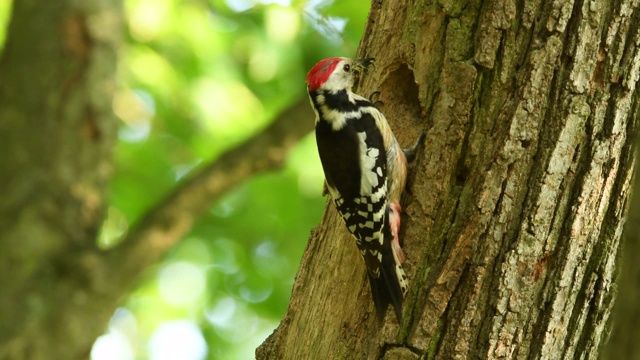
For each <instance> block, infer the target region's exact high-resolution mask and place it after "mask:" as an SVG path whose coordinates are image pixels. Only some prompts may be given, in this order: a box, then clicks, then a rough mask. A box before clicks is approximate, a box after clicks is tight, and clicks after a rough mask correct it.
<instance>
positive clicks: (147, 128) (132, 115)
mask: <svg viewBox="0 0 640 360" xmlns="http://www.w3.org/2000/svg"><path fill="white" fill-rule="evenodd" d="M113 112H114V113H115V114H116V116H118V118H120V120H122V122H124V124H125V126H123V127H121V128H120V130H119V132H118V138H119V139H120V140H124V141H132V142H134V141H143V140H146V139H147V137H149V134H150V133H151V121H152V120H153V116H154V115H155V113H156V111H155V102H154V101H153V97H152V96H151V95H149V94H148V93H146V92H145V91H142V90H138V91H133V90H130V89H123V90H120V91H118V92H117V93H116V94H115V95H114V97H113Z"/></svg>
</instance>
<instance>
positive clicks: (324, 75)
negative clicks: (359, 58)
mask: <svg viewBox="0 0 640 360" xmlns="http://www.w3.org/2000/svg"><path fill="white" fill-rule="evenodd" d="M342 60H344V59H343V58H340V57H332V58H327V59H324V60H320V62H318V63H317V64H315V65H314V66H313V67H312V68H311V70H309V73H308V74H307V79H306V82H307V84H309V91H316V90H318V88H319V87H320V86H322V84H324V82H325V81H327V79H328V78H329V76H330V75H331V73H333V70H334V69H335V68H336V66H338V64H339V63H340V61H342Z"/></svg>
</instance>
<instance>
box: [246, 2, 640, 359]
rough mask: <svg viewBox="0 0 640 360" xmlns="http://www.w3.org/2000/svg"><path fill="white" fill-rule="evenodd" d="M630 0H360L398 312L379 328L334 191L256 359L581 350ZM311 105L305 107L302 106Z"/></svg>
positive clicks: (632, 99) (627, 55)
mask: <svg viewBox="0 0 640 360" xmlns="http://www.w3.org/2000/svg"><path fill="white" fill-rule="evenodd" d="M639 25H640V11H639V10H638V1H637V0H615V1H609V0H593V1H555V0H539V1H513V0H503V1H499V0H492V1H480V0H469V1H456V0H438V1H430V0H418V1H414V2H411V1H406V0H387V1H374V2H373V4H372V9H371V13H370V14H369V21H368V26H367V29H366V31H365V35H364V38H363V40H362V43H361V47H360V53H359V55H360V56H369V57H375V58H376V59H377V61H376V67H375V69H374V70H373V71H371V72H370V74H369V75H368V76H367V77H366V78H365V79H364V81H363V83H362V84H361V85H362V86H360V91H361V92H362V93H363V94H369V93H371V92H372V91H373V90H379V91H381V100H382V101H383V103H384V105H382V106H381V110H382V111H383V112H384V113H385V114H386V115H387V118H388V119H389V120H390V122H391V126H392V128H393V129H395V132H396V135H397V136H398V138H399V140H400V142H401V143H402V144H404V145H409V144H410V143H411V142H412V141H413V139H415V137H416V136H417V135H418V134H419V133H420V131H421V130H422V129H426V131H427V138H426V141H425V147H424V150H423V151H422V153H421V154H420V156H419V158H418V159H417V160H416V164H415V165H414V168H413V177H412V178H411V179H410V184H409V185H408V191H407V196H406V199H405V200H406V201H405V206H404V212H405V214H404V217H403V226H404V227H403V232H404V233H403V238H404V249H405V254H406V255H407V258H408V259H407V262H406V263H405V269H406V270H407V274H408V276H409V279H410V288H409V292H408V294H407V298H406V300H405V308H404V321H403V325H402V326H400V327H398V324H397V323H396V322H395V320H394V319H393V316H387V322H386V323H385V325H384V327H383V328H382V329H380V330H378V329H376V326H375V322H376V321H375V314H374V309H373V306H372V301H371V298H370V293H369V287H368V284H367V283H366V279H365V272H364V266H363V263H362V261H361V259H360V258H359V255H358V252H357V251H356V248H355V245H354V244H353V240H352V239H351V238H350V236H349V235H348V233H347V231H346V229H345V227H344V225H343V224H342V222H341V221H340V220H339V219H338V216H337V213H336V211H335V210H334V207H333V206H332V205H331V204H328V205H327V211H326V212H325V215H324V217H323V219H322V222H321V223H320V225H319V226H318V227H317V228H316V229H315V230H314V231H313V233H312V235H311V237H310V239H309V244H308V247H307V250H306V252H305V255H304V258H303V260H302V265H301V268H300V270H299V272H298V275H297V277H296V281H295V284H294V289H293V294H292V299H291V302H290V305H289V309H288V311H287V314H286V315H285V317H284V318H283V320H282V322H281V324H280V326H279V327H278V329H276V331H275V332H274V333H273V334H272V335H271V336H270V337H269V338H268V339H267V340H266V341H265V342H264V343H263V344H262V345H261V347H260V348H258V350H257V357H258V359H261V360H262V359H383V358H384V359H419V358H427V359H431V358H437V359H466V358H478V359H483V358H491V359H498V358H505V359H511V358H517V359H574V358H575V359H578V358H580V359H586V358H589V359H594V358H597V357H598V354H599V352H600V350H601V348H602V347H603V345H604V343H605V341H606V336H607V335H606V334H607V333H608V331H609V329H610V320H611V319H610V314H611V309H612V305H613V300H614V297H615V291H614V289H615V286H614V280H615V275H616V267H617V261H618V257H619V256H618V255H619V254H618V253H619V249H620V239H621V233H622V228H623V225H624V219H625V216H626V213H627V208H628V201H629V198H630V182H631V178H632V169H633V165H634V162H635V154H634V152H633V151H632V149H633V146H632V134H633V132H634V131H635V128H636V119H637V117H638V104H639V102H638V100H639V99H640V94H639V92H638V91H637V90H636V86H637V82H638V76H639V73H640V48H639V47H638V44H640V29H639V28H638V27H639ZM309 121H312V120H311V119H309Z"/></svg>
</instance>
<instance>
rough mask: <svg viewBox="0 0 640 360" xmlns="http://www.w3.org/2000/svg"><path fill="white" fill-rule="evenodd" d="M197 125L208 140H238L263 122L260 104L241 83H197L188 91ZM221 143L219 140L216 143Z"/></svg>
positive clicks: (205, 80) (202, 80) (207, 81)
mask: <svg viewBox="0 0 640 360" xmlns="http://www.w3.org/2000/svg"><path fill="white" fill-rule="evenodd" d="M191 96H192V99H193V104H194V105H195V106H196V109H197V110H198V112H199V114H200V116H199V117H198V119H199V121H200V124H201V125H202V126H203V127H204V129H206V130H207V131H209V132H210V133H211V135H212V136H217V137H222V138H225V140H224V141H228V138H229V137H231V138H238V137H240V136H241V135H243V134H245V133H246V132H247V131H251V130H252V129H256V128H259V127H261V125H263V124H265V123H266V122H267V119H266V118H265V117H264V116H262V114H263V108H262V104H261V103H260V100H258V98H257V97H256V96H255V95H254V94H253V92H251V90H249V89H248V88H247V87H246V86H245V85H244V84H243V83H241V82H237V81H227V82H220V81H215V80H211V79H206V78H204V79H201V80H199V81H197V82H196V83H195V84H194V87H193V89H192V95H191ZM220 140H222V139H220Z"/></svg>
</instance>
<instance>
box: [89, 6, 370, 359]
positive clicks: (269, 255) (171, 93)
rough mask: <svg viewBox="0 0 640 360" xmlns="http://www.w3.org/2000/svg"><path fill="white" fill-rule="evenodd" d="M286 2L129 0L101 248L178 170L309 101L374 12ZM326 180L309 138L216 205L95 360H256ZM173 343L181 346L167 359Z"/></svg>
mask: <svg viewBox="0 0 640 360" xmlns="http://www.w3.org/2000/svg"><path fill="white" fill-rule="evenodd" d="M283 3H286V4H288V3H289V2H288V1H283V0H281V1H252V0H235V1H232V0H228V1H221V0H209V1H208V2H207V1H206V0H200V1H196V0H127V1H125V8H126V16H127V20H128V22H127V23H128V29H129V32H128V41H127V44H126V48H125V49H123V53H122V55H121V66H120V74H119V77H120V79H121V88H120V90H119V91H118V93H117V95H116V99H115V100H114V111H115V112H116V114H117V115H118V117H119V119H120V120H121V121H122V124H121V130H120V133H119V137H120V141H119V143H118V147H117V151H116V164H117V167H116V169H117V173H116V176H115V178H114V181H113V183H112V189H111V193H112V196H111V209H110V211H109V213H110V221H108V224H109V225H110V228H109V229H106V230H105V231H104V232H103V235H104V236H103V237H102V239H101V242H100V244H101V246H103V247H110V246H114V245H115V244H117V242H118V241H120V239H121V238H122V236H121V235H122V234H123V233H124V232H125V231H126V228H127V226H129V225H128V224H132V223H134V222H135V221H136V220H137V219H139V218H140V216H141V215H142V214H144V212H145V211H147V210H148V209H150V208H151V207H153V206H154V204H155V203H157V202H158V201H159V200H160V199H162V198H163V196H165V195H166V194H167V193H168V192H170V191H171V190H172V189H173V188H174V187H175V186H176V184H177V183H178V182H179V181H180V179H181V178H182V177H183V176H185V175H186V174H188V173H189V172H190V171H192V170H194V169H197V168H198V167H199V166H202V164H204V163H206V162H209V161H211V160H212V159H215V158H216V157H217V156H219V155H220V154H221V153H222V152H224V151H225V150H226V149H228V148H229V147H231V146H233V145H235V144H238V143H240V142H242V141H244V140H245V139H247V138H249V137H251V136H252V135H254V134H256V133H257V132H259V131H261V130H262V129H263V128H264V127H266V126H267V125H268V123H269V122H270V121H271V120H272V119H273V118H274V117H275V116H276V115H277V114H278V113H279V112H280V111H281V110H283V109H285V108H287V106H289V105H290V104H292V103H293V102H295V101H297V100H298V99H300V97H303V96H306V94H305V85H304V77H305V75H306V72H307V70H308V69H309V68H310V67H311V66H313V64H315V62H317V61H318V60H320V59H321V58H324V57H328V56H340V55H342V56H353V55H354V53H355V50H356V46H357V44H358V41H359V38H360V36H361V34H362V31H363V30H364V22H365V19H366V16H367V11H368V7H363V6H362V3H361V2H360V1H357V0H349V1H335V2H330V1H309V2H306V1H293V2H292V4H288V5H283ZM341 26H344V29H341V28H340V27H341ZM301 121H313V119H301ZM322 182H323V175H322V170H321V168H320V165H319V161H318V157H317V154H316V149H315V141H314V139H313V137H312V136H310V137H308V138H306V139H305V140H304V141H303V142H302V143H301V144H300V145H299V146H298V147H297V148H296V149H295V150H294V151H293V153H292V154H291V155H290V157H289V160H288V162H287V165H286V166H285V168H284V170H282V171H279V172H277V173H270V174H263V175H258V176H256V177H255V178H254V179H252V180H251V181H249V182H247V183H245V184H240V185H239V186H238V187H237V188H236V189H234V190H233V191H231V192H230V193H229V194H227V195H226V196H225V197H224V198H223V199H221V200H220V201H219V202H218V203H217V204H213V205H212V208H211V210H210V212H209V213H208V214H207V215H206V216H205V217H203V218H202V219H200V220H199V222H198V224H197V225H196V227H195V228H194V229H193V231H192V232H191V233H190V234H189V236H188V237H187V238H185V239H184V240H183V241H182V242H181V244H180V245H179V246H178V247H177V248H176V249H174V250H173V251H172V253H171V254H169V255H168V256H167V258H166V259H165V260H164V261H163V262H162V263H161V264H158V265H157V268H156V269H153V270H152V271H150V272H149V273H148V276H147V279H146V281H144V282H143V283H142V284H140V286H139V287H138V288H137V289H136V290H135V291H134V293H133V294H131V296H130V298H129V300H127V301H126V303H125V305H124V308H122V309H119V310H118V311H117V312H116V314H115V315H114V318H113V319H112V322H111V324H110V330H109V333H108V334H107V335H105V336H104V337H102V338H101V339H99V341H98V342H97V343H96V345H95V346H94V351H93V358H94V359H96V360H97V359H102V358H103V356H104V358H110V359H112V358H114V355H117V354H115V353H114V352H113V351H114V350H113V349H114V346H116V347H117V346H122V343H124V344H129V346H130V348H129V349H124V350H122V351H123V353H121V354H120V355H119V356H120V357H121V358H135V359H145V358H154V359H155V358H180V359H200V358H203V356H204V355H203V354H204V353H202V352H198V351H199V350H198V349H204V350H202V351H205V352H206V353H207V354H208V355H206V358H209V359H234V358H237V359H246V358H252V357H253V351H254V349H255V347H256V346H257V345H258V344H259V343H260V342H261V341H262V340H263V339H264V338H265V337H266V336H267V335H268V334H269V333H270V332H271V331H272V330H273V328H274V327H275V326H277V324H278V321H279V320H280V318H281V317H282V315H283V314H284V312H285V310H286V306H287V303H288V300H289V297H290V294H291V286H292V284H293V278H294V276H295V272H296V270H297V267H298V265H299V261H300V258H301V255H302V251H303V250H304V247H305V246H306V241H307V239H308V236H309V232H310V230H311V228H313V227H314V226H315V225H316V224H317V223H318V221H319V219H320V216H321V213H322V211H323V208H324V204H325V199H324V198H322V197H321V195H320V192H321V188H322ZM107 230H108V231H107ZM119 235H120V236H119ZM167 334H168V335H167ZM164 336H168V337H169V338H170V339H172V341H163V339H165V338H164ZM118 342H120V345H118ZM204 343H206V345H204ZM114 344H115V345H114ZM167 344H173V345H175V346H178V347H181V350H176V351H178V352H176V353H174V354H173V357H171V356H170V355H169V354H171V349H170V347H167ZM180 345H182V346H180ZM185 348H190V349H191V350H189V351H192V352H191V353H190V354H189V353H184V352H180V351H185ZM104 349H111V350H109V351H111V352H109V351H106V350H104ZM158 349H160V350H158ZM157 351H161V352H163V353H164V354H165V356H169V357H157V355H155V354H156V352H157ZM107 354H109V355H108V356H110V357H107ZM127 354H129V355H127ZM127 356H131V357H127Z"/></svg>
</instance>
